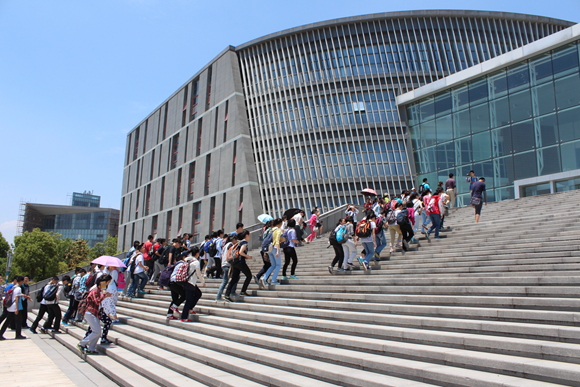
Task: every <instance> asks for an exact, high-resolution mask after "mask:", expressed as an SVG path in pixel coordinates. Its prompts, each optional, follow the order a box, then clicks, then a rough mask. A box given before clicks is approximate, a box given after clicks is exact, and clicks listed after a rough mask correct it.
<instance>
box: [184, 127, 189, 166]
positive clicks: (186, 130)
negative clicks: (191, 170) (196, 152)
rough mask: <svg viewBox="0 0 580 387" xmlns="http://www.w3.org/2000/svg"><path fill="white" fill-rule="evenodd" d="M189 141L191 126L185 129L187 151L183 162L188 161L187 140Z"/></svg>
mask: <svg viewBox="0 0 580 387" xmlns="http://www.w3.org/2000/svg"><path fill="white" fill-rule="evenodd" d="M188 141H189V126H188V127H187V128H186V129H185V153H184V155H183V162H186V161H187V142H188Z"/></svg>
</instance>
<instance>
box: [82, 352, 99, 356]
mask: <svg viewBox="0 0 580 387" xmlns="http://www.w3.org/2000/svg"><path fill="white" fill-rule="evenodd" d="M98 354H99V353H98V352H97V351H86V352H85V355H98Z"/></svg>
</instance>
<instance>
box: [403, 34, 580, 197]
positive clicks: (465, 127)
mask: <svg viewBox="0 0 580 387" xmlns="http://www.w3.org/2000/svg"><path fill="white" fill-rule="evenodd" d="M578 46H579V44H578V42H577V43H574V44H570V45H567V46H565V47H560V48H558V49H556V50H554V51H552V52H550V53H547V54H544V55H541V56H538V57H535V58H532V59H530V60H527V61H525V62H522V63H519V64H517V65H514V66H510V67H508V68H505V69H502V70H500V71H497V72H496V73H493V74H491V75H488V76H486V77H484V78H482V79H478V80H474V81H472V82H469V83H468V84H464V85H461V86H459V87H456V88H453V89H452V90H447V91H445V92H442V93H441V94H438V95H435V96H433V97H430V98H426V99H424V100H422V101H418V102H417V103H414V104H412V105H409V106H408V107H407V115H408V117H407V118H408V125H409V128H410V132H411V141H412V146H413V149H414V150H413V156H414V160H415V166H416V170H417V175H418V176H417V177H418V181H421V180H422V179H423V178H425V177H426V178H427V179H428V180H429V182H430V183H432V184H433V183H437V182H439V181H445V180H446V179H447V177H448V174H449V173H450V172H452V173H454V174H455V176H456V180H457V183H458V184H457V188H458V192H459V196H458V203H459V205H466V204H467V203H468V202H469V196H470V194H469V183H467V182H466V180H465V176H466V175H467V174H468V173H469V171H470V170H474V171H475V174H476V175H477V176H483V177H485V179H486V185H487V187H488V200H498V201H499V200H504V199H509V198H513V197H514V189H513V182H514V180H519V179H526V178H529V177H535V176H542V175H549V174H553V173H558V172H564V171H570V170H574V169H580V71H579V62H580V60H579V58H580V57H579V48H578ZM562 189H563V188H562ZM548 191H549V189H548ZM538 192H539V191H538ZM529 194H533V193H532V192H530V193H529Z"/></svg>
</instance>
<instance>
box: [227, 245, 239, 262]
mask: <svg viewBox="0 0 580 387" xmlns="http://www.w3.org/2000/svg"><path fill="white" fill-rule="evenodd" d="M235 247H236V245H234V244H233V243H232V244H231V246H229V247H228V248H227V250H226V254H225V256H226V261H227V262H231V260H232V259H234V249H235Z"/></svg>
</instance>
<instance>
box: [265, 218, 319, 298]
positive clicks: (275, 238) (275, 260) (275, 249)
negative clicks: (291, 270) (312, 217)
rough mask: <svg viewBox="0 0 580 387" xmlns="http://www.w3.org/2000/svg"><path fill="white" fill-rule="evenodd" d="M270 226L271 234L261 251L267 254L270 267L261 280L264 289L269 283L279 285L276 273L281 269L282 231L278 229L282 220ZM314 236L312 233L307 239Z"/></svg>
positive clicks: (278, 219)
mask: <svg viewBox="0 0 580 387" xmlns="http://www.w3.org/2000/svg"><path fill="white" fill-rule="evenodd" d="M272 225H273V226H274V227H273V228H272V233H271V234H269V235H268V236H267V237H266V238H265V239H264V241H263V242H262V251H264V252H267V253H268V255H269V256H270V263H271V265H272V266H270V268H269V269H268V271H267V272H266V274H264V276H263V277H262V278H261V284H262V287H264V288H265V287H266V283H269V284H270V285H280V283H279V282H278V281H277V279H278V273H279V272H280V269H281V268H282V257H281V256H280V242H281V241H280V239H281V236H282V230H281V229H280V227H281V226H282V219H280V218H277V219H274V220H273V221H272ZM314 234H315V232H313V234H311V235H310V236H309V238H310V237H311V236H312V235H314ZM312 239H314V237H312ZM270 275H271V276H272V279H271V281H270V282H268V278H270Z"/></svg>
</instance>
